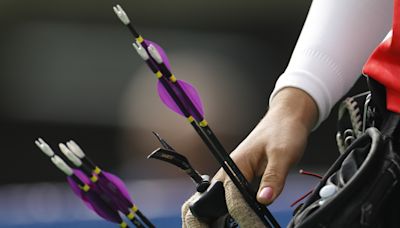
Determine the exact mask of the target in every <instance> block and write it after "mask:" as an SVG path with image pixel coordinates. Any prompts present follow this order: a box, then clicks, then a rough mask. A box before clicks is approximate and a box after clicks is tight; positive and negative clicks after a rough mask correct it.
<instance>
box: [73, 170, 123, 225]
mask: <svg viewBox="0 0 400 228" xmlns="http://www.w3.org/2000/svg"><path fill="white" fill-rule="evenodd" d="M74 174H75V175H76V176H77V177H78V178H79V179H81V180H82V181H83V182H84V183H86V184H88V183H90V181H89V179H88V178H87V177H86V176H85V175H84V174H83V173H82V172H81V171H80V170H76V169H74ZM67 181H68V184H69V185H70V187H71V189H72V191H73V192H74V193H75V194H76V195H77V196H78V197H79V198H81V199H82V201H83V202H84V203H85V205H86V206H87V207H88V208H89V209H91V210H93V211H94V212H95V213H96V214H98V215H99V216H100V217H102V218H104V219H105V220H107V221H110V222H113V223H118V224H120V223H121V222H122V219H121V217H120V216H119V214H118V211H117V210H115V209H114V208H111V207H110V205H109V204H108V203H107V202H105V201H104V200H103V199H102V198H101V197H100V195H99V194H98V193H97V191H96V190H94V189H93V188H92V189H91V190H90V191H88V192H84V191H82V190H81V189H80V188H79V186H78V185H77V184H76V183H75V182H74V181H73V179H72V178H71V177H67ZM90 187H93V186H90Z"/></svg>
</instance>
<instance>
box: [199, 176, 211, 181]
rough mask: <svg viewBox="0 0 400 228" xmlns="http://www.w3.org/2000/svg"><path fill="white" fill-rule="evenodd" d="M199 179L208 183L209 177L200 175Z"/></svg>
mask: <svg viewBox="0 0 400 228" xmlns="http://www.w3.org/2000/svg"><path fill="white" fill-rule="evenodd" d="M201 178H202V179H203V180H204V181H208V182H210V176H208V175H201Z"/></svg>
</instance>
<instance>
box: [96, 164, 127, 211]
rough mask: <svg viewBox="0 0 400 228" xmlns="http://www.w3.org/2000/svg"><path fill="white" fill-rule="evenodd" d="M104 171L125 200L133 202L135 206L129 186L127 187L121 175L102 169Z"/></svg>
mask: <svg viewBox="0 0 400 228" xmlns="http://www.w3.org/2000/svg"><path fill="white" fill-rule="evenodd" d="M102 173H103V174H104V177H105V178H106V179H107V180H108V181H109V182H111V184H112V185H114V186H115V187H116V188H117V192H118V193H119V194H120V195H121V196H120V197H121V198H125V200H127V201H129V203H130V204H132V206H133V203H132V198H131V196H130V194H129V191H128V188H127V187H126V185H125V183H124V182H123V181H122V180H121V179H120V178H119V177H117V176H115V175H113V174H111V173H108V172H105V171H102ZM109 186H110V185H109ZM110 187H112V186H110Z"/></svg>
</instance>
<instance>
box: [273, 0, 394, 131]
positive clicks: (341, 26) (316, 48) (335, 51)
mask: <svg viewBox="0 0 400 228" xmlns="http://www.w3.org/2000/svg"><path fill="white" fill-rule="evenodd" d="M392 12H393V0H314V1H313V3H312V5H311V8H310V11H309V13H308V16H307V19H306V22H305V24H304V27H303V30H302V32H301V34H300V37H299V39H298V41H297V44H296V47H295V49H294V51H293V54H292V57H291V59H290V62H289V65H288V67H287V68H286V70H285V72H284V73H283V74H282V75H281V76H280V78H279V79H278V81H277V82H276V85H275V89H274V91H273V92H272V94H271V96H270V101H271V99H272V98H273V97H274V95H276V93H277V92H278V91H279V90H281V89H282V88H285V87H295V88H299V89H302V90H304V91H305V92H307V93H308V94H309V95H310V96H311V97H312V98H313V99H314V101H315V102H316V104H317V106H318V110H319V120H318V123H317V125H316V126H318V125H319V124H320V123H321V122H322V121H323V120H325V119H326V118H327V117H328V115H329V112H330V110H331V108H332V107H333V106H334V105H335V103H336V102H337V101H338V100H339V99H340V98H341V97H342V96H343V95H344V94H345V93H346V92H347V91H348V90H349V89H350V88H351V87H352V86H353V84H354V83H355V81H356V80H357V78H358V76H359V75H360V74H361V70H362V66H363V64H364V63H365V61H366V60H367V58H368V57H369V55H370V54H371V52H372V51H373V50H374V48H375V47H376V46H377V45H378V44H379V42H380V41H381V40H382V39H383V38H384V37H385V35H386V34H387V32H388V31H389V30H390V26H391V20H392Z"/></svg>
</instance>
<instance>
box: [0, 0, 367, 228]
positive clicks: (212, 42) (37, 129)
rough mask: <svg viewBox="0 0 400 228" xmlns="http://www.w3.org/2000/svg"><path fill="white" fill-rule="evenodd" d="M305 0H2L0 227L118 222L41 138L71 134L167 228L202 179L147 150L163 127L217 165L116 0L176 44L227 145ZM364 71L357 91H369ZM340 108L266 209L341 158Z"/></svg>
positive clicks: (248, 116)
mask: <svg viewBox="0 0 400 228" xmlns="http://www.w3.org/2000/svg"><path fill="white" fill-rule="evenodd" d="M310 3H311V0H306V1H291V0H279V1H278V0H268V1H264V0H254V1H238V0H220V1H211V0H205V1H182V0H169V1H163V0H146V1H106V0H100V1H99V0H96V1H95V0H85V1H71V0H69V1H64V0H59V1H50V0H40V1H29V0H19V1H13V0H1V1H0V26H1V31H2V32H1V36H0V135H1V137H0V145H1V152H0V153H1V159H0V162H1V163H0V227H114V225H113V224H111V223H108V222H105V221H102V220H100V219H99V218H98V217H97V216H96V215H94V214H93V213H92V212H91V211H89V210H87V209H86V208H85V207H84V205H83V204H82V203H81V202H79V200H78V199H76V198H75V197H74V195H73V194H72V192H71V191H70V189H68V187H67V185H66V184H65V178H64V176H63V174H62V173H61V172H59V171H58V170H57V169H55V168H54V167H53V165H52V164H51V163H50V161H49V160H48V159H47V158H46V157H45V156H44V155H43V154H42V153H41V152H40V151H39V150H38V149H37V148H36V147H35V145H34V140H35V139H36V138H37V137H42V138H43V139H44V140H46V141H47V142H48V143H49V144H50V145H51V146H52V147H53V148H54V149H56V148H57V144H58V143H60V142H66V141H67V140H70V139H74V140H75V141H76V142H78V144H79V145H81V147H82V148H83V149H84V151H85V152H86V153H87V154H88V155H89V156H90V157H91V158H92V159H93V160H94V161H95V162H96V163H97V164H99V165H100V166H101V167H102V168H103V169H105V170H109V171H111V172H114V173H116V174H118V175H119V176H120V177H122V178H123V179H124V180H125V181H126V182H127V184H128V187H129V189H130V191H131V195H132V196H133V198H134V200H135V202H136V203H137V204H138V206H139V208H141V210H142V211H143V212H144V213H145V214H147V215H148V216H149V217H150V218H152V219H153V220H154V222H155V223H156V224H157V225H159V226H160V227H179V226H180V214H179V213H180V205H181V204H182V203H183V202H184V200H185V199H187V198H188V197H189V196H190V195H191V194H192V193H193V192H194V191H195V190H194V186H193V184H192V182H191V181H190V180H189V179H188V178H187V177H186V176H184V174H183V173H182V172H181V171H180V170H177V169H176V168H174V167H172V166H169V165H168V164H163V163H161V162H159V161H154V160H147V159H146V156H147V155H148V154H150V153H151V152H152V151H153V150H154V149H156V148H157V147H158V146H159V145H158V142H157V140H156V139H155V138H154V136H153V135H152V133H151V131H157V132H158V133H160V134H161V136H162V137H164V138H165V139H166V140H167V141H168V142H169V143H170V144H171V145H172V146H173V147H175V149H177V151H179V152H180V153H182V154H184V155H185V156H187V157H188V158H189V160H190V161H191V162H192V163H193V164H194V166H195V168H196V169H198V170H199V171H200V172H201V173H204V174H209V175H211V176H212V175H213V174H214V173H215V172H216V170H218V164H217V163H216V161H215V160H214V159H213V157H212V156H211V155H210V153H209V152H208V151H207V149H206V147H205V146H204V145H203V144H202V142H201V141H200V139H199V138H198V137H197V135H196V134H195V132H194V131H193V130H192V129H191V128H190V126H189V125H188V124H187V123H186V120H184V119H183V118H181V117H178V116H177V115H176V114H174V113H172V112H170V111H169V110H168V109H167V108H165V107H164V106H163V104H162V103H161V102H160V101H159V99H158V97H157V93H156V79H155V78H154V77H153V75H152V74H151V72H150V71H149V70H148V69H147V68H146V65H145V64H144V63H143V62H142V61H141V59H140V58H139V57H138V56H137V54H136V52H135V50H134V49H133V48H132V46H131V43H132V41H133V39H132V37H131V35H130V33H129V32H128V31H127V29H126V28H125V27H124V26H123V25H122V24H121V22H120V21H119V20H118V19H117V17H116V16H115V15H114V12H113V11H112V6H113V5H115V4H121V5H122V6H123V7H124V9H125V10H126V12H127V13H128V15H129V16H130V17H131V19H132V21H133V23H134V25H135V27H136V28H137V29H138V30H139V32H141V33H142V34H143V35H144V36H145V37H147V38H148V39H150V40H153V41H155V42H157V43H159V44H160V45H161V46H162V47H163V48H164V49H165V50H166V52H167V53H168V55H169V58H170V63H171V65H172V69H173V71H174V72H175V75H176V76H177V77H178V78H179V79H184V80H186V81H189V82H191V83H192V84H193V85H195V86H196V87H197V88H198V90H199V92H200V94H201V95H202V98H203V103H204V106H205V110H206V114H207V119H208V121H209V123H210V126H211V127H212V128H213V129H214V130H215V132H216V134H217V135H218V136H219V137H220V139H221V141H222V142H223V144H224V145H225V147H226V148H227V150H232V149H233V148H235V146H237V145H238V144H239V143H240V142H241V140H242V139H244V138H245V137H246V135H247V134H248V133H249V132H250V131H251V130H252V128H253V127H254V126H255V125H256V124H257V122H258V121H259V120H260V119H261V118H262V117H263V115H264V114H265V112H266V110H267V104H268V97H269V94H270V93H271V91H272V89H273V86H274V82H275V80H276V79H277V77H278V76H279V75H280V74H281V73H282V72H283V71H284V69H285V67H286V64H287V62H288V60H289V58H290V54H291V51H292V49H293V47H294V45H295V42H296V39H297V36H298V35H299V33H300V30H301V26H302V24H303V22H304V20H305V17H306V14H307V11H308V8H309V6H310ZM363 88H365V85H364V84H363V83H362V82H360V83H358V85H357V86H356V88H355V89H354V90H353V93H355V91H362V90H363ZM335 118H336V109H335V110H334V111H333V114H332V115H331V117H330V119H329V120H328V121H326V122H325V123H324V124H322V126H321V128H320V129H319V130H317V131H316V132H314V133H313V134H312V137H311V139H310V142H309V146H308V147H307V151H306V153H305V156H304V158H303V159H302V160H301V162H300V163H299V164H298V165H297V167H295V168H294V169H293V173H291V174H290V176H289V178H288V185H287V187H286V188H285V190H284V193H283V194H282V196H281V197H280V198H279V200H278V201H277V202H276V203H275V204H274V205H272V206H271V207H270V208H271V210H272V211H273V214H274V215H276V216H277V217H278V219H279V220H280V221H281V223H282V225H285V224H286V223H287V222H288V220H289V219H290V215H291V211H292V208H290V206H289V205H290V203H291V202H293V201H295V200H296V199H297V198H298V197H299V196H300V195H302V194H303V193H305V192H307V191H308V190H310V189H311V188H312V186H313V185H314V184H315V183H316V181H317V180H314V179H312V178H310V177H301V176H299V175H298V174H297V170H298V169H300V168H303V169H306V170H310V171H315V172H319V173H323V172H324V171H325V170H326V167H327V166H328V165H329V164H330V163H331V162H333V161H334V159H335V158H336V156H337V152H336V143H335V128H336V127H335Z"/></svg>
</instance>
